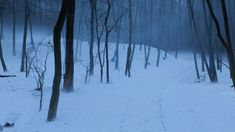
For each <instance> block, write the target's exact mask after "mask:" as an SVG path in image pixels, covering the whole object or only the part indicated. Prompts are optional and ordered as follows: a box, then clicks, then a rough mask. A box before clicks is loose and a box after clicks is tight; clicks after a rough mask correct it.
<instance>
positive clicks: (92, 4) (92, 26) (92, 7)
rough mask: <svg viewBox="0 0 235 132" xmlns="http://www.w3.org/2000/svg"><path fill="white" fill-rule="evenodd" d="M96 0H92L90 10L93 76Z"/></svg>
mask: <svg viewBox="0 0 235 132" xmlns="http://www.w3.org/2000/svg"><path fill="white" fill-rule="evenodd" d="M94 2H95V1H94V0H90V9H91V12H90V13H91V15H90V16H91V18H90V42H89V43H90V45H89V57H90V68H89V74H90V75H93V73H94V55H93V47H94V37H95V30H94V22H95V8H94V6H95V5H94Z"/></svg>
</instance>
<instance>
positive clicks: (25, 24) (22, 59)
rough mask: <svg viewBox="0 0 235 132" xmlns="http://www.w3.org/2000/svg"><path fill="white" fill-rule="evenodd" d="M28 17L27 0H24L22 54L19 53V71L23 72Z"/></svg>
mask: <svg viewBox="0 0 235 132" xmlns="http://www.w3.org/2000/svg"><path fill="white" fill-rule="evenodd" d="M29 17H30V11H29V7H28V0H25V19H24V35H23V45H22V53H21V54H22V55H21V67H20V72H25V67H26V65H27V64H26V57H27V53H26V52H27V51H26V48H27V29H28V21H29Z"/></svg>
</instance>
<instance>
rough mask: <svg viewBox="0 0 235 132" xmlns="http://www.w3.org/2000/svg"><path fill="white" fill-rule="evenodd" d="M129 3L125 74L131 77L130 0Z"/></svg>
mask: <svg viewBox="0 0 235 132" xmlns="http://www.w3.org/2000/svg"><path fill="white" fill-rule="evenodd" d="M128 3H129V7H128V8H129V15H128V18H129V44H128V49H127V59H126V69H125V75H126V76H128V77H131V54H132V50H131V48H132V47H131V45H132V25H133V23H132V1H131V0H128Z"/></svg>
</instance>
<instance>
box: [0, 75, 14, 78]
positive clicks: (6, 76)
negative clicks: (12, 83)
mask: <svg viewBox="0 0 235 132" xmlns="http://www.w3.org/2000/svg"><path fill="white" fill-rule="evenodd" d="M8 77H16V75H0V78H8Z"/></svg>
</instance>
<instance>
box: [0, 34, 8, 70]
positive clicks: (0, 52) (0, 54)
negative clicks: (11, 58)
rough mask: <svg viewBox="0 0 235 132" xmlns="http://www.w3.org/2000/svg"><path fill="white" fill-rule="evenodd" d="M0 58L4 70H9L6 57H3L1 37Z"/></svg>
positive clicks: (0, 40)
mask: <svg viewBox="0 0 235 132" xmlns="http://www.w3.org/2000/svg"><path fill="white" fill-rule="evenodd" d="M0 59H1V63H2V68H3V71H4V72H6V71H7V66H6V64H5V60H4V57H3V51H2V39H1V38H0Z"/></svg>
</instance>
